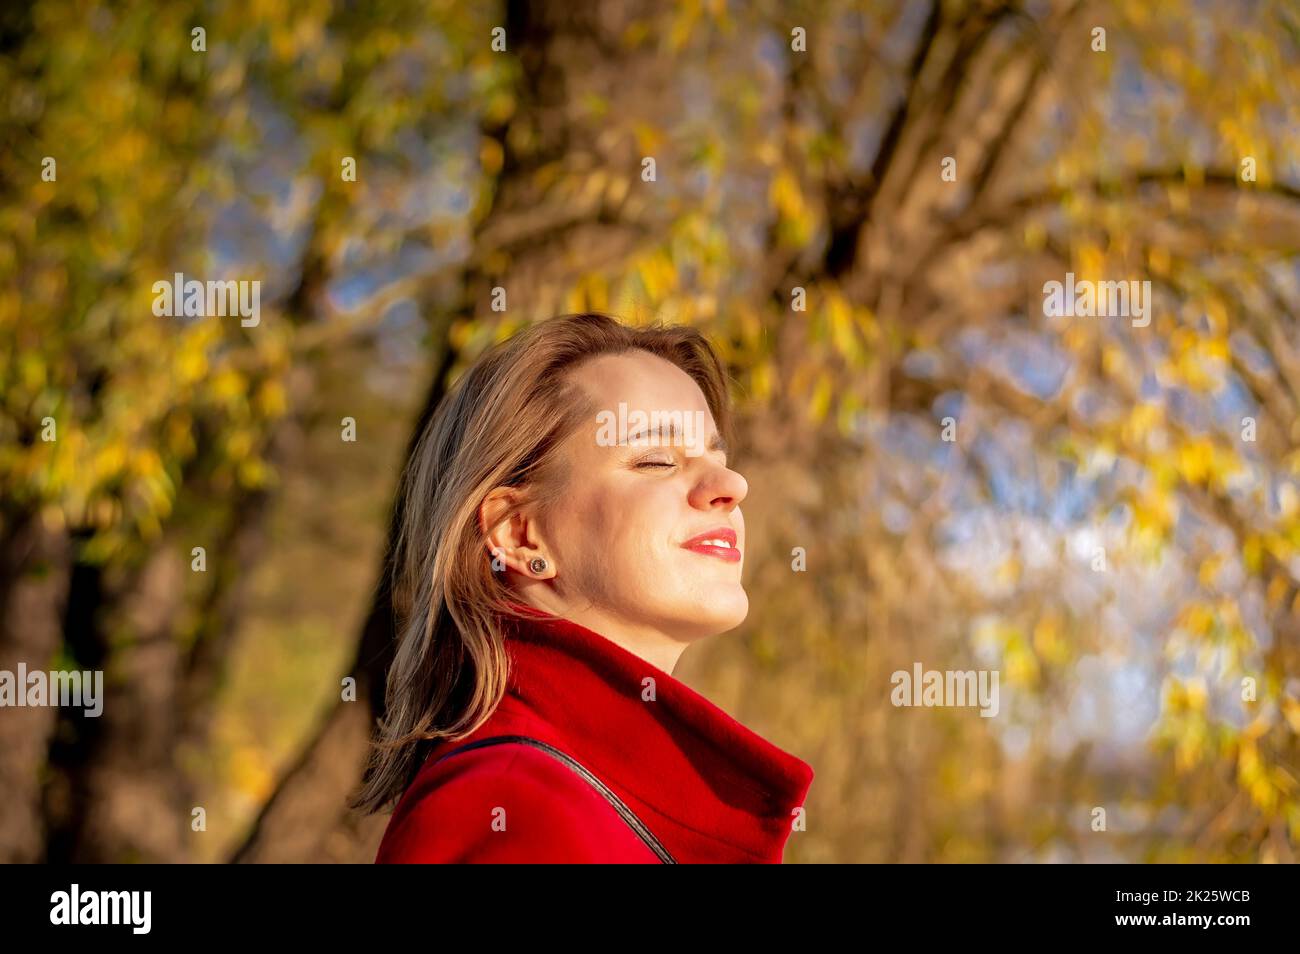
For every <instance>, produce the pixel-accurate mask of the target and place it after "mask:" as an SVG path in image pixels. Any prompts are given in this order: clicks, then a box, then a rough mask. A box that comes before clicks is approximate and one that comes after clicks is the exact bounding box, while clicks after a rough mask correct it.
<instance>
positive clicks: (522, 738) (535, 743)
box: [434, 735, 677, 865]
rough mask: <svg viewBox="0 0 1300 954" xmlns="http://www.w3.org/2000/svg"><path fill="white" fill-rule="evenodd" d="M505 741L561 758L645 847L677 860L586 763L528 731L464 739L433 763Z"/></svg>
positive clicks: (668, 859) (663, 858)
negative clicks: (592, 772)
mask: <svg viewBox="0 0 1300 954" xmlns="http://www.w3.org/2000/svg"><path fill="white" fill-rule="evenodd" d="M508 743H519V744H521V745H531V746H532V747H533V748H535V749H540V750H541V751H543V752H545V753H546V754H547V755H549V756H551V757H552V758H555V759H557V760H559V761H561V762H563V763H564V764H565V765H567V766H568V767H569V768H571V769H573V771H575V772H576V773H577V774H578V775H579V776H580V777H581V778H582V779H583V780H584V781H585V782H586V783H587V784H588V785H590V786H591V787H592V788H594V789H595V790H596V791H597V792H599V793H600V794H601V795H603V796H604V797H605V801H607V802H609V803H610V805H612V806H613V807H614V811H616V812H618V814H619V817H620V818H622V819H623V821H625V822H627V826H628V827H629V828H631V829H632V831H633V832H635V833H636V835H637V837H638V838H640V839H641V840H642V841H643V842H645V843H646V847H648V848H649V849H650V850H651V851H653V852H654V853H655V854H656V855H657V856H658V857H659V860H660V861H662V862H663V863H664V864H666V865H675V864H677V859H676V858H674V857H673V856H672V855H671V854H669V853H668V849H667V848H665V847H664V846H663V843H662V842H660V841H659V839H658V838H656V837H655V836H654V832H652V831H651V830H650V829H649V828H647V827H646V825H645V822H643V821H641V819H640V818H637V816H636V813H635V812H634V811H632V809H630V808H628V807H627V804H626V803H625V802H624V801H623V800H622V799H621V798H619V797H618V796H617V795H615V794H614V793H613V792H612V791H611V790H610V788H609V786H608V785H606V784H605V783H604V782H602V781H601V780H600V779H598V778H596V776H595V775H593V774H591V772H590V771H588V769H587V767H586V766H585V765H583V764H581V763H580V762H579V761H578V760H577V759H575V758H573V756H571V755H568V754H567V753H565V752H561V751H560V750H559V749H557V748H556V747H555V746H553V745H551V744H550V743H549V742H543V741H542V740H541V739H534V738H532V737H531V736H527V735H493V736H489V737H488V738H485V739H478V740H477V741H474V742H467V743H465V744H464V745H462V746H460V747H459V748H455V749H452V750H451V751H450V752H446V753H444V754H442V755H440V756H438V758H436V759H434V762H435V764H436V763H437V762H441V761H442V760H443V759H446V758H450V757H451V756H453V755H457V754H459V753H461V752H468V751H470V750H471V749H479V748H483V747H484V746H486V745H505V744H508Z"/></svg>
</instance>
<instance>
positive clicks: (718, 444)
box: [627, 423, 729, 454]
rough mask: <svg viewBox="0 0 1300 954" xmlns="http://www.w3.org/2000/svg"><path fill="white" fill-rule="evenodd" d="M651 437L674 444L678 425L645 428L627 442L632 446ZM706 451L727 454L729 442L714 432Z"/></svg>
mask: <svg viewBox="0 0 1300 954" xmlns="http://www.w3.org/2000/svg"><path fill="white" fill-rule="evenodd" d="M651 435H657V436H659V437H661V438H662V437H667V438H668V440H669V441H670V442H672V441H674V440H675V439H676V438H677V425H675V424H671V423H670V424H667V425H661V426H659V427H648V428H645V429H644V430H640V431H637V432H636V433H635V434H633V435H632V436H631V437H629V438H628V439H627V442H628V444H632V443H633V442H634V441H639V440H641V439H642V438H646V437H650V436H651ZM705 450H709V451H721V452H722V453H724V454H726V453H727V452H728V451H729V448H728V447H727V442H726V441H725V440H724V439H723V437H722V435H721V434H720V433H718V432H717V431H714V432H713V437H711V438H709V446H708V447H706V448H705Z"/></svg>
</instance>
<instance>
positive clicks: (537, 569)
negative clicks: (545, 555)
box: [528, 557, 546, 573]
mask: <svg viewBox="0 0 1300 954" xmlns="http://www.w3.org/2000/svg"><path fill="white" fill-rule="evenodd" d="M528 569H530V570H532V571H533V572H534V573H543V572H545V570H546V561H545V560H543V559H542V558H541V557H533V558H532V559H531V560H529V561H528Z"/></svg>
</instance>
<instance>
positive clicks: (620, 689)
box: [504, 604, 813, 862]
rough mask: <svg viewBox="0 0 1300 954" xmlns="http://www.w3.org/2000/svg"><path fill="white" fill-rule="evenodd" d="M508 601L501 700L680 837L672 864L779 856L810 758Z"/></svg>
mask: <svg viewBox="0 0 1300 954" xmlns="http://www.w3.org/2000/svg"><path fill="white" fill-rule="evenodd" d="M512 605H514V606H515V608H516V609H517V610H519V611H520V612H522V613H523V614H525V616H526V617H527V618H526V619H511V618H507V620H506V625H505V627H504V631H505V636H506V639H505V646H506V651H507V653H508V654H509V656H510V676H509V680H508V687H507V697H508V698H511V699H513V700H515V702H516V704H521V705H522V706H524V707H526V708H527V709H528V710H531V714H535V715H536V716H537V717H539V718H540V719H541V720H542V721H543V722H544V723H546V724H547V725H549V726H552V727H554V729H555V730H556V737H557V739H558V740H559V742H560V743H561V744H562V745H566V746H567V747H568V751H569V753H570V754H571V755H573V756H574V757H575V758H577V759H578V760H579V761H580V762H583V763H584V764H585V765H587V767H588V768H590V769H591V770H592V771H593V772H594V773H596V775H597V776H598V777H600V778H601V779H602V780H603V781H605V783H606V784H608V785H609V786H610V787H611V788H613V789H614V790H615V791H616V792H618V793H619V794H620V795H621V796H623V797H624V799H625V800H627V801H629V803H630V804H632V806H633V807H634V808H637V809H638V810H639V812H645V811H646V810H647V809H648V810H649V815H650V816H651V817H649V818H646V819H644V820H645V821H646V823H647V824H649V825H650V827H651V829H652V830H655V831H656V834H659V836H660V837H661V839H663V840H664V841H665V844H668V845H669V847H670V848H671V847H672V843H673V842H676V843H677V844H678V846H679V851H681V852H682V853H684V854H686V855H687V856H688V857H687V858H684V859H680V860H689V859H690V857H695V858H699V859H702V860H748V861H768V862H780V861H781V860H782V853H783V851H784V847H785V843H786V841H787V840H788V838H789V837H790V833H791V828H792V824H791V823H792V821H793V820H794V810H795V809H796V808H798V807H800V806H802V805H803V803H804V798H805V797H806V795H807V793H808V789H809V786H810V785H811V784H812V779H813V770H812V767H811V766H809V765H808V764H807V763H805V762H803V761H802V760H800V759H798V758H796V757H795V756H793V755H791V754H789V753H787V752H784V751H782V750H781V749H779V748H777V747H776V746H775V745H773V744H772V743H771V742H768V741H767V740H766V739H764V738H762V737H761V736H759V735H758V734H757V733H755V732H753V731H752V730H750V729H748V728H746V727H745V726H744V725H742V724H741V723H740V722H738V721H736V720H735V719H733V718H732V717H731V716H729V715H728V714H727V713H725V712H724V711H722V709H720V708H719V707H718V706H716V705H714V704H713V703H712V702H710V701H709V700H708V699H706V698H705V697H704V696H702V695H700V693H698V692H696V691H695V690H693V689H691V688H690V687H689V686H687V685H686V684H685V683H684V682H681V681H680V680H678V679H676V678H675V677H674V676H673V675H672V674H671V673H668V672H666V671H664V670H662V669H660V668H659V667H657V666H655V665H654V664H653V663H650V662H648V661H646V660H644V659H642V658H641V657H640V656H637V655H636V654H635V653H632V652H630V651H629V650H627V649H624V648H623V647H622V646H620V645H618V644H617V643H615V642H613V641H612V640H610V639H607V638H606V637H604V636H602V635H600V634H599V633H596V632H593V631H592V630H590V629H588V628H586V627H584V626H581V625H579V624H577V623H575V622H573V621H572V620H568V619H563V618H561V617H558V616H553V615H551V614H548V613H543V612H542V611H540V610H535V609H530V608H527V607H523V606H521V605H519V604H512ZM647 680H653V682H649V681H647ZM651 688H653V692H652V691H651Z"/></svg>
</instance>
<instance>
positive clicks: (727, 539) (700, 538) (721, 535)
mask: <svg viewBox="0 0 1300 954" xmlns="http://www.w3.org/2000/svg"><path fill="white" fill-rule="evenodd" d="M682 549H683V550H690V551H691V552H692V553H699V554H701V555H702V556H707V557H715V558H717V559H719V560H725V561H726V562H727V563H739V562H740V549H739V548H738V547H737V546H736V531H735V530H732V529H731V528H730V527H715V528H714V529H712V530H706V531H704V532H703V533H701V534H697V535H696V536H693V537H691V538H690V539H689V540H687V541H686V542H685V543H683V544H682Z"/></svg>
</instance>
